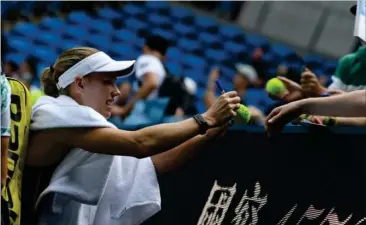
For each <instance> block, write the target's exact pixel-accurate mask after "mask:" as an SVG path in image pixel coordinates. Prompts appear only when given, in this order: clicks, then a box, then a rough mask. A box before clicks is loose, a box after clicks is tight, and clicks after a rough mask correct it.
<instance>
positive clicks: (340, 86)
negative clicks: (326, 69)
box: [328, 76, 346, 91]
mask: <svg viewBox="0 0 366 225" xmlns="http://www.w3.org/2000/svg"><path fill="white" fill-rule="evenodd" d="M332 81H333V82H332V83H331V84H330V85H329V86H328V89H329V90H342V91H346V90H345V89H346V88H345V86H346V85H345V84H344V83H343V82H342V81H341V80H340V79H339V78H338V77H336V76H332Z"/></svg>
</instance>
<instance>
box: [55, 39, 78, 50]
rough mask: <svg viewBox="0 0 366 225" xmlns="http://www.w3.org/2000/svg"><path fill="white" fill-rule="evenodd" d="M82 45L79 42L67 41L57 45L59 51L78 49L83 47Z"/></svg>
mask: <svg viewBox="0 0 366 225" xmlns="http://www.w3.org/2000/svg"><path fill="white" fill-rule="evenodd" d="M83 45H84V44H82V43H81V42H78V41H68V40H63V41H62V42H61V43H60V45H59V49H60V50H61V51H65V50H67V49H70V48H75V47H80V46H83Z"/></svg>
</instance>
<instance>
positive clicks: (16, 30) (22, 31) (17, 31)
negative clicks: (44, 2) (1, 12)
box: [10, 22, 39, 39]
mask: <svg viewBox="0 0 366 225" xmlns="http://www.w3.org/2000/svg"><path fill="white" fill-rule="evenodd" d="M38 33H39V29H38V27H37V26H36V25H34V24H33V23H29V22H19V23H17V24H16V25H15V26H14V27H13V29H12V30H11V32H10V34H11V35H14V36H22V37H26V38H27V39H33V38H35V37H37V35H38Z"/></svg>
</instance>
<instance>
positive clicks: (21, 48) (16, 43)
mask: <svg viewBox="0 0 366 225" xmlns="http://www.w3.org/2000/svg"><path fill="white" fill-rule="evenodd" d="M8 45H9V48H10V50H11V51H13V52H22V53H24V54H29V53H31V52H32V51H33V50H34V48H33V45H32V43H31V41H30V40H29V39H26V38H18V37H16V38H15V37H9V39H8Z"/></svg>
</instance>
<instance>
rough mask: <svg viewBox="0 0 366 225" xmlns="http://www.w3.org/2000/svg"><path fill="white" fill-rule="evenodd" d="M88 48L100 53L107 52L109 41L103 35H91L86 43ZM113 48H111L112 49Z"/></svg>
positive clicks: (109, 45)
mask: <svg viewBox="0 0 366 225" xmlns="http://www.w3.org/2000/svg"><path fill="white" fill-rule="evenodd" d="M86 42H87V43H88V46H90V47H94V48H97V49H99V50H101V51H107V50H108V49H109V48H110V47H111V40H110V38H109V37H108V36H104V35H96V34H94V35H91V36H90V37H89V38H88V40H87V41H86ZM114 47H115V46H112V48H114Z"/></svg>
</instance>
